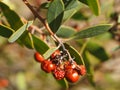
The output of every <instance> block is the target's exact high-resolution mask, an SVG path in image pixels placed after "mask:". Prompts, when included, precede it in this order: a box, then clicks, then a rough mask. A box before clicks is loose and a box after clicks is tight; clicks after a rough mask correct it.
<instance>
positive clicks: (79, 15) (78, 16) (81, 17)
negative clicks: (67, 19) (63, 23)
mask: <svg viewBox="0 0 120 90" xmlns="http://www.w3.org/2000/svg"><path fill="white" fill-rule="evenodd" d="M72 19H75V20H88V17H87V16H85V15H84V14H83V13H81V12H80V11H78V12H77V13H75V14H74V15H73V16H72Z"/></svg>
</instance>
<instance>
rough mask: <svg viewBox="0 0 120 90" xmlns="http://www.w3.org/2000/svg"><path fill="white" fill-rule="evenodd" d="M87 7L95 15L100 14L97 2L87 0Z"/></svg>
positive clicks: (95, 0)
mask: <svg viewBox="0 0 120 90" xmlns="http://www.w3.org/2000/svg"><path fill="white" fill-rule="evenodd" d="M87 2H88V6H89V7H90V9H91V10H92V11H93V12H94V14H95V15H99V14H100V4H99V1H98V0H87Z"/></svg>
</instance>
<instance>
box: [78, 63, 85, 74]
mask: <svg viewBox="0 0 120 90" xmlns="http://www.w3.org/2000/svg"><path fill="white" fill-rule="evenodd" d="M78 73H79V74H80V75H82V76H83V75H85V74H86V69H85V66H84V65H79V70H78Z"/></svg>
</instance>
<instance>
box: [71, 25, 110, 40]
mask: <svg viewBox="0 0 120 90" xmlns="http://www.w3.org/2000/svg"><path fill="white" fill-rule="evenodd" d="M111 26H112V25H110V24H104V25H98V26H94V27H90V28H88V29H85V30H82V31H79V32H77V33H76V34H74V35H73V37H72V38H73V39H82V38H89V37H93V36H96V35H99V34H102V33H105V32H107V31H108V30H109V29H110V28H111Z"/></svg>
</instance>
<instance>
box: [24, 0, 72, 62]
mask: <svg viewBox="0 0 120 90" xmlns="http://www.w3.org/2000/svg"><path fill="white" fill-rule="evenodd" d="M23 2H24V3H25V4H26V6H27V7H28V8H29V9H30V10H31V11H32V13H33V14H34V16H35V18H38V19H39V20H40V21H41V22H42V24H43V25H44V26H45V28H46V29H47V31H48V32H49V33H50V35H51V36H52V37H53V38H54V39H55V40H56V41H57V42H58V43H59V44H60V45H61V47H62V48H63V50H64V51H66V52H67V54H68V57H69V59H70V61H72V60H73V59H72V57H71V56H70V53H69V52H68V50H66V48H65V46H64V44H63V43H62V41H61V40H60V39H59V38H58V37H57V36H56V34H54V33H53V32H52V30H51V29H50V27H49V25H48V22H47V21H46V19H45V18H43V17H42V16H40V15H39V14H38V12H37V11H36V10H35V9H33V7H32V6H31V5H30V4H29V2H28V1H27V0H23Z"/></svg>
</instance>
